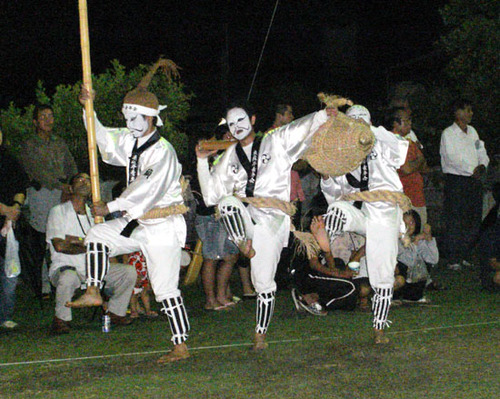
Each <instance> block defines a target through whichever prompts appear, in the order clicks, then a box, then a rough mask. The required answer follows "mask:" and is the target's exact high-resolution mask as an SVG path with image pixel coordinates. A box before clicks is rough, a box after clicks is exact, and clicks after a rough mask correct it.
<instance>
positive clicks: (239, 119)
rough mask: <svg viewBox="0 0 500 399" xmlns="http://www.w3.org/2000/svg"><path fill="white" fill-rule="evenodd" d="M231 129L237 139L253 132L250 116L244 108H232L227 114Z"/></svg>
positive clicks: (228, 124)
mask: <svg viewBox="0 0 500 399" xmlns="http://www.w3.org/2000/svg"><path fill="white" fill-rule="evenodd" d="M226 120H227V126H228V127H229V131H230V132H231V134H232V135H233V137H234V138H235V139H236V140H243V139H244V138H245V137H247V136H248V135H249V134H250V133H251V132H252V123H251V122H250V117H249V116H248V114H247V113H246V112H245V110H244V109H242V108H232V109H230V110H229V111H228V113H227V115H226Z"/></svg>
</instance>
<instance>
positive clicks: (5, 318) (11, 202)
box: [0, 130, 28, 329]
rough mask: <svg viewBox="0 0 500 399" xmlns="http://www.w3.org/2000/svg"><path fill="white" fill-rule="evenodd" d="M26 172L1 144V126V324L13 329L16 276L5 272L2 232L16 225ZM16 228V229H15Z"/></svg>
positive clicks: (22, 197) (14, 325) (26, 178)
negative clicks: (10, 275) (9, 275)
mask: <svg viewBox="0 0 500 399" xmlns="http://www.w3.org/2000/svg"><path fill="white" fill-rule="evenodd" d="M27 186H28V176H27V175H26V173H25V172H24V170H23V168H22V167H21V165H19V163H18V162H17V161H16V160H15V159H14V158H13V157H12V156H11V155H9V153H8V152H7V150H6V149H5V148H4V147H3V146H2V131H1V130H0V229H2V234H0V326H1V327H2V328H8V329H12V328H15V327H16V326H17V323H16V322H14V321H12V315H13V314H14V306H15V302H16V284H17V277H11V278H9V277H7V275H6V274H5V272H4V255H5V248H6V245H5V244H6V239H5V237H4V235H3V233H4V232H5V234H7V231H8V230H10V229H11V228H13V227H15V222H16V220H17V219H18V218H19V216H20V214H21V207H22V206H23V204H24V200H25V193H26V187H27ZM14 231H15V230H14Z"/></svg>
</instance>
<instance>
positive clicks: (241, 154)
mask: <svg viewBox="0 0 500 399" xmlns="http://www.w3.org/2000/svg"><path fill="white" fill-rule="evenodd" d="M261 141H262V138H261V137H257V138H256V139H255V140H254V141H253V144H252V153H251V158H252V159H251V162H250V161H249V160H248V158H247V155H246V154H245V151H243V148H242V147H241V144H240V143H238V144H236V155H237V156H238V159H239V160H240V163H241V165H242V166H243V169H245V171H246V172H247V176H248V177H247V187H246V189H245V195H246V196H247V198H248V197H253V192H254V190H255V182H256V181H257V170H258V167H259V149H260V143H261Z"/></svg>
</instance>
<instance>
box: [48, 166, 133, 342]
mask: <svg viewBox="0 0 500 399" xmlns="http://www.w3.org/2000/svg"><path fill="white" fill-rule="evenodd" d="M70 192H71V200H70V201H67V202H64V203H62V204H59V205H56V206H55V207H53V208H52V209H51V210H50V212H49V219H48V222H47V243H48V244H49V247H50V254H51V261H52V262H51V265H50V270H49V278H50V281H51V283H52V285H53V286H54V287H55V289H56V307H55V315H54V319H53V322H52V327H51V332H52V333H53V334H67V333H69V332H70V326H69V322H70V321H71V320H72V313H71V308H69V307H67V306H65V304H66V303H67V302H69V301H71V298H72V297H73V295H74V294H75V292H76V290H78V289H79V288H81V287H82V284H83V283H84V282H85V250H86V249H85V244H84V242H83V240H84V238H85V236H86V235H87V232H88V231H89V229H90V228H91V227H92V226H93V225H94V221H93V219H92V215H91V213H90V208H89V207H88V206H87V205H86V202H87V201H88V200H89V199H90V193H91V188H90V177H89V175H88V174H86V173H78V174H77V175H75V176H74V177H73V178H72V179H71V185H70ZM135 276H136V274H135V270H134V268H133V267H132V266H128V265H121V264H114V263H113V264H111V265H110V268H109V273H108V274H107V276H106V279H105V282H106V291H107V293H110V300H109V303H108V305H107V312H108V314H109V316H110V319H111V323H112V324H115V325H128V324H130V323H131V320H130V319H128V318H126V317H125V315H126V312H127V306H128V303H129V301H130V296H131V295H132V290H133V288H134V284H135V279H136V277H135Z"/></svg>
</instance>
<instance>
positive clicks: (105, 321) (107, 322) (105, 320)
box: [102, 314, 111, 333]
mask: <svg viewBox="0 0 500 399" xmlns="http://www.w3.org/2000/svg"><path fill="white" fill-rule="evenodd" d="M110 331H111V318H110V317H109V315H107V314H105V315H104V316H102V332H104V333H109V332H110Z"/></svg>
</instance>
